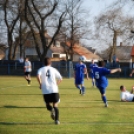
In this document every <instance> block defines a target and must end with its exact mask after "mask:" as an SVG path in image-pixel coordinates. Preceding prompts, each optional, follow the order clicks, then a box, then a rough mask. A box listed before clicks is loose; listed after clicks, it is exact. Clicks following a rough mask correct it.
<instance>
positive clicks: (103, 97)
mask: <svg viewBox="0 0 134 134" xmlns="http://www.w3.org/2000/svg"><path fill="white" fill-rule="evenodd" d="M102 100H103V102H104V103H105V104H106V103H107V98H106V96H102Z"/></svg>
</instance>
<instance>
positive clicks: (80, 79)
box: [74, 56, 88, 95]
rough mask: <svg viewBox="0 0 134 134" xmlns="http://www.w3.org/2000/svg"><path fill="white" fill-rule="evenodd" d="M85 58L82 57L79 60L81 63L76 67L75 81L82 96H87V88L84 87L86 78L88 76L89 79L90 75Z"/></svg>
mask: <svg viewBox="0 0 134 134" xmlns="http://www.w3.org/2000/svg"><path fill="white" fill-rule="evenodd" d="M84 60H85V58H84V57H83V56H81V57H80V58H79V62H78V63H77V64H76V65H75V68H74V79H75V86H76V88H78V89H79V90H80V94H81V95H84V94H85V86H84V77H85V74H86V77H87V79H88V73H87V67H86V64H84V63H83V62H84Z"/></svg>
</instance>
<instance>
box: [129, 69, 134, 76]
mask: <svg viewBox="0 0 134 134" xmlns="http://www.w3.org/2000/svg"><path fill="white" fill-rule="evenodd" d="M133 73H134V69H133V70H132V72H131V73H130V77H132V75H133Z"/></svg>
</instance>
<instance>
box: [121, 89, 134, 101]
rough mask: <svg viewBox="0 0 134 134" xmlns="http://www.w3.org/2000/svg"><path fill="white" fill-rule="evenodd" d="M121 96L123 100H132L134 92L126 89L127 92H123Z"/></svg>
mask: <svg viewBox="0 0 134 134" xmlns="http://www.w3.org/2000/svg"><path fill="white" fill-rule="evenodd" d="M120 97H121V99H122V100H127V101H132V100H133V98H134V94H131V93H130V92H128V91H125V92H121V95H120Z"/></svg>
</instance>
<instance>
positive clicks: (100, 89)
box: [97, 87, 106, 94]
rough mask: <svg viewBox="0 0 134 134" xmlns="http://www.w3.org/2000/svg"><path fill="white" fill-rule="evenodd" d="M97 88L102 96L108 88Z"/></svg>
mask: <svg viewBox="0 0 134 134" xmlns="http://www.w3.org/2000/svg"><path fill="white" fill-rule="evenodd" d="M97 88H98V89H99V91H100V93H101V94H105V92H106V88H104V87H97Z"/></svg>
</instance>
